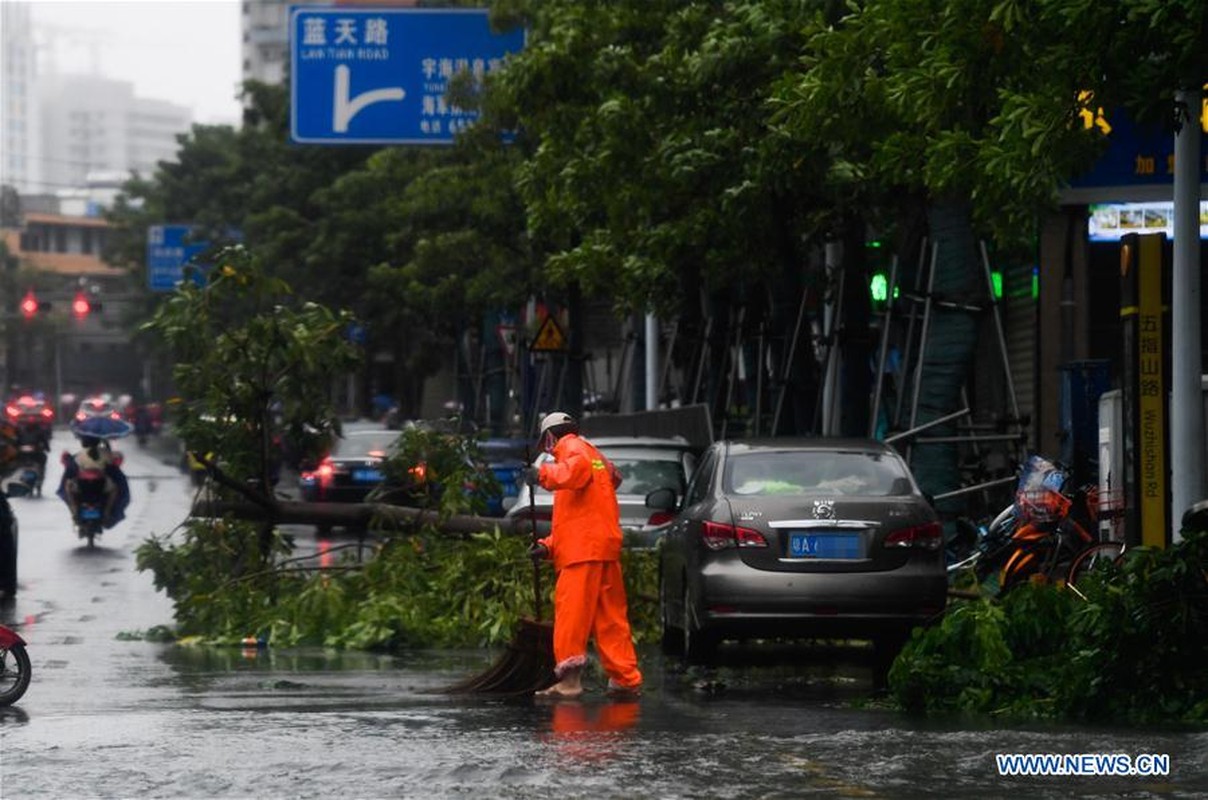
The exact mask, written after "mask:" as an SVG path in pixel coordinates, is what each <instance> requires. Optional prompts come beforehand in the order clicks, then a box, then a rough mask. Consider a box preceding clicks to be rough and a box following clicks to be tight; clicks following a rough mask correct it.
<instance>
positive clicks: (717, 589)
mask: <svg viewBox="0 0 1208 800" xmlns="http://www.w3.org/2000/svg"><path fill="white" fill-rule="evenodd" d="M647 504H648V505H649V506H650V507H651V508H654V509H671V510H674V511H676V516H675V518H674V519H673V520H672V521H671V522H670V523H669V525H668V526H667V528H666V532H665V533H664V536H663V539H662V542H661V543H660V553H659V570H660V571H659V576H660V577H659V583H660V587H659V599H660V613H661V616H662V627H663V649H664V650H665V651H666V652H668V653H669V654H676V655H681V656H683V657H685V658H686V659H687V660H688V661H690V662H706V663H707V662H708V661H710V660H711V659H712V657H713V655H714V652H715V648H716V646H717V645H718V643H719V642H721V641H722V640H723V639H796V638H828V639H829V638H835V639H870V640H872V641H874V643H876V644H878V646H879V649H884V648H886V647H888V648H897V647H900V645H901V643H902V642H903V641H904V639H905V637H906V636H907V635H908V633H909V631H910V629H911V628H912V627H914V626H916V625H920V624H924V623H926V622H928V621H930V620H932V619H933V618H935V617H936V616H938V615H939V614H940V613H942V611H943V609H944V606H945V602H946V599H947V580H946V578H945V571H944V561H943V548H942V542H943V534H942V528H941V526H940V523H939V520H938V518H937V516H936V513H935V510H934V509H933V508H932V507H931V505H930V504H929V503H928V501H927V500H926V499H925V498H924V496H923V495H922V493H921V492H920V491H919V489H918V487H917V485H916V484H915V482H914V479H913V477H912V476H911V474H910V471H909V469H908V468H907V466H906V464H905V462H903V461H902V459H901V458H900V457H899V456H898V454H897V453H896V452H895V451H894V450H893V449H892V448H890V447H889V446H888V445H885V444H884V443H881V442H877V441H874V440H862V439H851V440H848V439H793V440H786V439H777V440H762V441H754V440H752V441H722V442H717V443H715V444H713V445H712V446H711V447H710V448H709V449H708V450H707V451H705V453H704V454H703V456H702V457H701V461H700V464H699V466H698V467H697V469H696V471H695V473H694V474H693V476H692V479H691V482H690V484H689V486H688V489H687V494H686V495H685V496H684V497H683V499H682V501H681V500H680V499H679V498H678V497H676V496H674V495H673V494H672V493H671V492H668V491H665V490H662V491H657V492H653V493H652V494H651V495H650V496H648V498H647ZM894 652H896V649H895V650H894Z"/></svg>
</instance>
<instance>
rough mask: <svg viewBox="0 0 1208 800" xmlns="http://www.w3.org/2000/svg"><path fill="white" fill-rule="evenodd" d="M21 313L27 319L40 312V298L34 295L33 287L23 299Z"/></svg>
mask: <svg viewBox="0 0 1208 800" xmlns="http://www.w3.org/2000/svg"><path fill="white" fill-rule="evenodd" d="M21 313H22V314H23V315H24V316H25V318H26V319H30V318H32V317H33V315H34V314H37V313H38V298H37V297H35V296H34V292H33V289H30V290H29V291H28V292H26V293H25V297H24V298H23V299H22V300H21Z"/></svg>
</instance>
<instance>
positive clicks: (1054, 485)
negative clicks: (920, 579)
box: [948, 456, 1123, 594]
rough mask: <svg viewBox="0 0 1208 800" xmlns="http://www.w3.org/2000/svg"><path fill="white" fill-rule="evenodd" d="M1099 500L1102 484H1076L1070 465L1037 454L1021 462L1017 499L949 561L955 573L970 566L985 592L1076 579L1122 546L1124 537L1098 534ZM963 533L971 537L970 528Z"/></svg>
mask: <svg viewBox="0 0 1208 800" xmlns="http://www.w3.org/2000/svg"><path fill="white" fill-rule="evenodd" d="M1099 506H1100V503H1099V493H1098V487H1097V486H1094V485H1087V486H1081V487H1076V488H1071V478H1070V475H1069V473H1068V471H1067V470H1066V469H1064V468H1063V467H1060V466H1058V465H1057V464H1055V463H1053V462H1051V461H1049V460H1048V459H1045V458H1043V457H1042V456H1032V457H1030V458H1029V459H1028V460H1027V462H1025V464H1024V465H1023V467H1022V468H1021V471H1020V477H1019V481H1018V484H1017V488H1016V492H1015V500H1014V502H1012V504H1011V505H1009V506H1007V507H1006V508H1004V509H1003V510H1002V511H1001V512H999V514H998V515H997V516H996V517H995V518H994V520H993V521H991V522H990V523H989V524H988V525H983V526H979V527H978V528H977V533H976V540H977V541H976V545H975V546H974V547H973V549H972V550H971V551H969V552H968V553H966V554H963V555H959V556H958V557H956V558H954V559H953V563H951V564H950V565H949V567H948V572H949V576H950V579H955V576H957V575H958V574H960V573H961V571H963V570H967V569H971V570H972V572H973V575H974V577H975V579H976V582H977V584H978V587H979V589H980V592H981V593H985V592H987V591H988V592H989V593H991V594H1001V593H1004V592H1007V591H1009V590H1011V589H1012V588H1014V587H1016V586H1019V585H1020V584H1022V583H1025V582H1029V581H1037V580H1040V581H1047V582H1055V583H1056V582H1064V583H1065V584H1066V585H1071V584H1076V583H1077V581H1078V580H1079V579H1080V578H1081V577H1083V576H1084V575H1085V574H1086V572H1088V571H1089V570H1091V569H1094V568H1095V567H1096V566H1097V564H1098V563H1101V562H1102V561H1103V560H1107V559H1115V558H1118V557H1119V556H1120V554H1121V553H1122V552H1123V547H1122V545H1120V544H1119V543H1117V542H1101V541H1100V540H1099V537H1098V535H1097V527H1096V526H1097V524H1098V523H1097V520H1098V513H1099ZM966 527H967V526H966ZM958 538H963V539H964V540H966V541H967V540H968V538H969V533H968V531H967V530H965V531H964V532H963V534H962V536H961V537H958Z"/></svg>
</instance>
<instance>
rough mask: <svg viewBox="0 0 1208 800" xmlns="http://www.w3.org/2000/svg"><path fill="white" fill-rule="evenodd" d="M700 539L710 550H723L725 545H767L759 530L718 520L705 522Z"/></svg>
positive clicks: (740, 546) (742, 546)
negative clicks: (726, 523)
mask: <svg viewBox="0 0 1208 800" xmlns="http://www.w3.org/2000/svg"><path fill="white" fill-rule="evenodd" d="M701 541H703V542H704V543H705V547H707V548H709V549H710V550H725V549H726V548H727V547H739V548H744V547H767V546H768V540H767V539H765V538H763V534H762V533H760V532H759V531H753V530H751V529H750V528H740V527H738V526H737V525H725V524H723V523H720V522H708V521H706V522H705V526H704V529H703V530H702V531H701Z"/></svg>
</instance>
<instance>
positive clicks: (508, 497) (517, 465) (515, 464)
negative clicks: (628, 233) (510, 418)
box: [478, 439, 532, 517]
mask: <svg viewBox="0 0 1208 800" xmlns="http://www.w3.org/2000/svg"><path fill="white" fill-rule="evenodd" d="M531 447H532V443H531V442H529V440H527V439H484V440H482V441H480V442H479V443H478V451H479V453H480V454H481V456H482V458H483V461H484V462H485V464H486V466H487V469H489V470H490V471H491V473H492V474H493V475H494V476H495V480H496V481H498V482H499V487H500V489H501V492H500V494H497V495H491V496H490V497H487V498H486V500H487V511H486V513H487V516H489V517H502V516H503V515H504V514H506V513H507V511H508V509H509V508H511V507H512V506H514V505H515V504H516V498H518V497H519V496H520V487H521V486H522V481H521V473H522V472H523V470H524V465H525V464H526V463H528V462H527V460H526V457H527V456H528V455H529V450H530V449H531Z"/></svg>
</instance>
